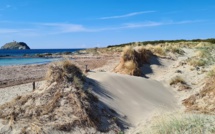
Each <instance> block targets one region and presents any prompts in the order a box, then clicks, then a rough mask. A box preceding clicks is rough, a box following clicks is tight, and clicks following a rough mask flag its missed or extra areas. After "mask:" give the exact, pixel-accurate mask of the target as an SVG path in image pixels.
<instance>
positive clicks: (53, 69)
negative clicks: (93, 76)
mask: <svg viewBox="0 0 215 134" xmlns="http://www.w3.org/2000/svg"><path fill="white" fill-rule="evenodd" d="M74 76H76V77H78V78H79V79H80V80H84V75H83V73H82V71H81V70H80V69H79V68H78V67H77V66H76V65H74V64H72V62H71V61H70V60H67V59H65V60H62V61H58V62H53V63H51V64H50V65H49V68H48V70H47V74H46V76H45V80H46V81H47V82H48V83H53V82H61V81H67V82H72V81H73V79H74V78H73V77H74Z"/></svg>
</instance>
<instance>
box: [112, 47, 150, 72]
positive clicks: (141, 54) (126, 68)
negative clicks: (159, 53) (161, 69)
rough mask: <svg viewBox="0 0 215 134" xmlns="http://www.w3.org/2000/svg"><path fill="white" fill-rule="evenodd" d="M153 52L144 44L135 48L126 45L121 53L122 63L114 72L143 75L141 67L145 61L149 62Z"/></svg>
mask: <svg viewBox="0 0 215 134" xmlns="http://www.w3.org/2000/svg"><path fill="white" fill-rule="evenodd" d="M151 55H152V53H151V51H149V50H147V49H145V48H144V47H143V46H141V47H136V48H133V47H131V46H126V47H125V48H124V49H123V51H122V54H121V59H120V63H119V64H118V65H117V66H116V67H115V68H114V70H113V71H114V72H116V73H122V74H128V75H134V76H141V75H142V73H141V70H140V67H141V66H142V65H143V64H144V63H148V61H149V59H150V57H151Z"/></svg>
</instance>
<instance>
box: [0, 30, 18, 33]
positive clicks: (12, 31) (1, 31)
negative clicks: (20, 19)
mask: <svg viewBox="0 0 215 134" xmlns="http://www.w3.org/2000/svg"><path fill="white" fill-rule="evenodd" d="M17 32H18V30H16V29H0V34H7V33H17Z"/></svg>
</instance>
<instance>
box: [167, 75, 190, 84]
mask: <svg viewBox="0 0 215 134" xmlns="http://www.w3.org/2000/svg"><path fill="white" fill-rule="evenodd" d="M178 83H181V84H186V82H185V80H184V79H183V78H182V77H181V76H176V77H174V78H172V79H171V81H170V85H175V84H178Z"/></svg>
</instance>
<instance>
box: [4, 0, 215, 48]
mask: <svg viewBox="0 0 215 134" xmlns="http://www.w3.org/2000/svg"><path fill="white" fill-rule="evenodd" d="M214 13H215V0H0V46H1V45H4V44H5V43H7V42H11V41H13V40H16V41H23V42H26V43H27V44H28V45H29V46H30V47H31V48H86V47H105V46H107V45H114V44H120V43H127V42H135V41H148V40H170V39H196V38H201V39H204V38H214V37H215V36H214V35H215V32H214V31H215V17H214V16H215V15H214Z"/></svg>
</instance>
